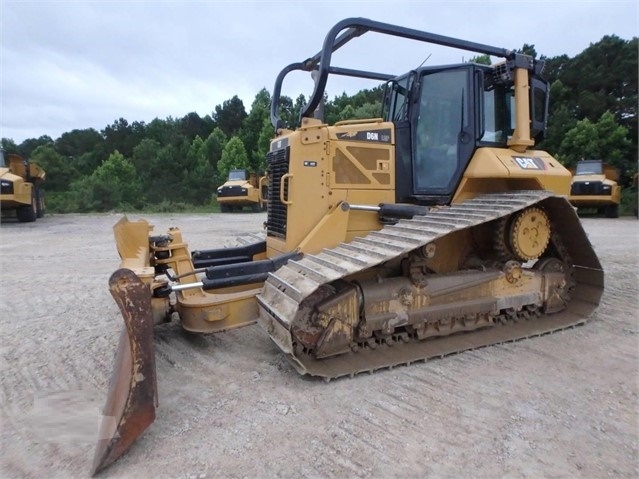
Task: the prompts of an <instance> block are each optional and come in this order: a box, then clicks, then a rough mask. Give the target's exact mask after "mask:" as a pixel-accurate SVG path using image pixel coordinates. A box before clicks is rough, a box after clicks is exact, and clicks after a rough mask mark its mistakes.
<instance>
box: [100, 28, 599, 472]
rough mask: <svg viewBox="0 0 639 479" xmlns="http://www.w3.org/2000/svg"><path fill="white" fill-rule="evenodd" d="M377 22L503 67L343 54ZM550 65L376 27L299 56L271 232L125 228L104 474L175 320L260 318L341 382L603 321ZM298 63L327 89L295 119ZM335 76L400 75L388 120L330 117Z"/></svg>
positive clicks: (129, 436) (148, 407)
mask: <svg viewBox="0 0 639 479" xmlns="http://www.w3.org/2000/svg"><path fill="white" fill-rule="evenodd" d="M367 32H375V33H378V34H384V35H387V36H393V37H399V38H403V39H408V40H413V41H418V42H425V43H430V44H436V45H444V46H447V47H451V48H456V49H461V50H465V51H470V52H475V53H478V54H485V55H490V56H493V57H496V58H497V59H498V62H497V63H495V64H493V65H480V64H474V63H462V64H456V65H446V66H420V67H418V68H416V69H414V70H411V71H409V72H408V73H404V74H399V75H398V74H396V73H393V72H391V73H386V72H373V71H367V70H355V69H352V68H344V67H337V66H334V65H333V64H332V61H331V60H332V54H333V52H334V51H335V50H337V49H339V48H342V47H344V46H345V45H347V44H348V43H349V42H350V41H352V40H354V39H356V38H357V37H360V36H361V35H364V34H366V33H367ZM542 69H543V61H540V60H536V59H534V58H532V57H530V56H528V55H525V54H522V53H519V52H516V51H513V50H508V49H504V48H498V47H492V46H489V45H483V44H480V43H474V42H470V41H465V40H459V39H456V38H451V37H446V36H442V35H438V34H433V33H428V32H424V31H419V30H414V29H409V28H405V27H401V26H396V25H390V24H386V23H380V22H377V21H372V20H368V19H363V18H349V19H345V20H343V21H341V22H339V23H337V24H336V25H335V26H334V27H333V28H332V29H331V30H330V31H329V32H328V34H327V36H326V38H325V41H324V44H323V48H322V49H321V50H320V51H319V52H318V53H317V54H316V55H314V56H311V57H310V58H308V59H306V60H304V61H301V62H298V63H292V64H290V65H288V66H286V67H285V68H284V69H283V70H282V71H281V72H280V74H279V75H278V76H277V78H276V81H275V86H274V91H273V96H272V103H271V121H272V124H273V126H274V128H275V131H276V133H275V137H274V139H273V140H272V142H271V146H270V151H269V152H268V154H267V165H268V171H267V177H268V202H267V205H268V206H267V220H266V223H265V224H264V230H263V231H260V232H257V233H256V234H255V235H251V236H248V237H244V238H239V244H238V246H236V247H227V248H214V249H209V250H197V251H192V252H190V251H189V249H188V246H187V244H186V243H185V241H184V239H183V237H182V232H181V231H180V230H179V228H172V229H170V230H169V231H167V232H165V233H162V234H156V233H154V232H153V231H152V228H151V226H150V225H149V224H148V223H147V222H146V221H144V220H139V221H129V220H128V219H126V218H122V219H121V220H120V221H119V222H118V223H117V224H116V225H115V226H114V232H115V238H116V243H117V249H118V252H119V254H120V257H121V263H120V268H119V269H118V270H117V271H115V272H114V273H113V275H112V276H111V278H110V290H111V293H112V295H113V297H114V299H115V301H116V302H117V303H118V305H119V307H120V310H121V312H122V316H123V318H124V323H125V328H124V330H123V333H122V336H121V339H120V344H119V347H118V354H117V358H116V365H115V372H114V375H113V378H112V381H111V386H110V390H109V393H108V398H107V403H106V406H105V410H104V417H105V421H103V425H102V430H101V432H100V437H101V438H103V439H101V440H100V441H99V443H98V447H97V449H96V454H95V460H94V465H93V470H94V472H96V471H99V470H101V469H102V468H104V467H106V466H107V465H108V464H110V463H111V462H113V461H114V460H115V459H117V457H118V456H120V455H121V454H122V453H123V452H124V451H125V450H126V449H127V448H128V447H129V446H130V445H131V444H132V443H133V442H134V441H135V439H136V438H137V437H138V436H139V435H140V434H141V433H142V432H143V431H144V430H145V429H146V428H147V427H148V426H149V425H150V424H151V423H152V421H153V420H154V418H155V408H156V405H157V388H156V371H155V362H154V361H155V360H154V346H153V334H152V331H153V326H154V325H155V324H158V323H161V322H165V321H169V320H171V317H172V316H179V320H180V323H181V326H182V327H183V328H184V329H185V330H187V331H190V332H198V333H215V332H218V331H225V330H229V329H232V328H239V327H241V326H245V325H248V324H252V323H254V322H255V321H257V322H258V323H259V324H260V325H261V326H262V327H263V328H264V330H265V331H266V332H268V334H269V335H270V337H271V338H272V340H273V341H274V342H275V344H276V345H277V346H278V347H279V348H280V349H281V351H282V352H283V354H285V355H286V357H287V358H288V359H289V360H290V362H291V363H292V365H293V366H294V367H295V368H296V369H297V371H299V373H300V374H305V375H310V376H315V377H319V378H324V379H326V380H330V379H332V378H339V377H342V376H352V375H355V374H358V373H361V372H373V371H375V370H378V369H382V368H389V367H394V366H398V365H407V364H410V363H412V362H414V361H421V360H426V359H428V358H432V357H441V356H444V355H448V354H452V353H456V352H460V351H465V350H471V349H474V348H479V347H484V346H488V345H492V344H497V343H502V342H506V341H514V340H520V339H524V338H529V337H532V336H538V335H542V334H547V333H552V332H554V331H558V330H562V329H565V328H568V327H573V326H575V325H578V324H582V323H583V322H585V321H586V320H587V318H588V317H589V315H590V314H591V312H592V311H593V310H594V309H595V308H596V307H597V305H598V303H599V300H600V296H601V294H602V291H603V270H602V267H601V265H600V263H599V260H598V258H597V256H596V254H595V252H594V250H593V248H592V246H591V244H590V242H589V240H588V238H587V236H586V234H585V232H584V229H583V227H582V225H581V223H580V220H579V218H578V216H577V215H576V212H575V209H574V208H573V207H572V206H571V205H570V203H569V202H568V199H567V196H568V194H569V193H570V182H571V175H570V172H569V171H568V170H566V169H565V168H564V167H563V166H562V165H561V164H560V163H559V162H558V161H557V160H556V159H554V158H553V157H552V156H551V155H550V154H548V153H546V152H544V151H540V150H537V149H535V147H534V145H535V141H538V140H539V139H541V138H542V137H543V135H544V130H545V127H546V119H547V111H548V84H547V82H546V81H545V80H543V78H542V76H541V74H542ZM293 71H306V72H310V73H311V75H312V77H313V79H314V81H315V83H314V90H313V92H312V94H311V96H310V98H309V101H308V103H307V104H306V105H305V106H304V107H303V108H302V111H301V114H300V121H299V125H297V127H296V128H295V129H293V128H290V127H289V126H288V125H285V124H284V123H283V121H282V120H281V119H280V116H279V108H280V99H281V87H282V83H283V80H284V79H285V77H286V76H287V75H288V74H289V73H290V72H293ZM330 75H345V76H350V77H355V78H363V79H369V80H373V81H377V82H382V83H383V85H384V99H383V106H382V111H381V114H380V117H379V118H371V119H366V120H349V121H339V122H337V123H335V124H333V125H328V124H326V123H325V122H324V120H323V118H322V117H321V112H322V111H323V108H322V99H323V98H324V93H325V87H326V82H327V79H328V77H329V76H330ZM174 313H177V314H174ZM238 354H240V352H238Z"/></svg>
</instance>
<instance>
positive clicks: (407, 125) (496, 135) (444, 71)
mask: <svg viewBox="0 0 639 479" xmlns="http://www.w3.org/2000/svg"><path fill="white" fill-rule="evenodd" d="M494 73H495V67H494V66H490V65H479V64H472V63H465V64H461V65H449V66H443V67H442V66H440V67H425V68H420V69H418V70H414V71H411V72H409V73H408V74H406V75H403V76H401V77H398V78H397V79H394V80H391V81H389V82H388V83H387V85H386V90H385V101H384V112H383V117H384V119H385V120H386V121H392V122H393V123H395V126H396V145H397V148H396V149H397V151H396V155H397V156H396V158H397V178H398V181H397V190H396V191H397V202H398V203H418V204H448V203H450V200H451V198H452V196H453V194H454V192H455V190H456V188H457V185H458V183H459V181H460V180H461V177H462V175H463V173H464V171H465V169H466V167H467V165H468V163H469V161H470V159H471V157H472V156H473V154H474V152H475V150H476V149H477V148H479V147H493V148H506V147H507V140H508V137H509V136H511V135H512V134H513V131H514V128H515V120H514V119H515V114H514V107H515V102H514V87H513V82H512V81H510V82H496V81H495V79H494V76H495V75H494Z"/></svg>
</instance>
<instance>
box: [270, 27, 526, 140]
mask: <svg viewBox="0 0 639 479" xmlns="http://www.w3.org/2000/svg"><path fill="white" fill-rule="evenodd" d="M343 30H346V31H345V32H343V33H341V32H342V31H343ZM366 32H376V33H383V34H386V35H392V36H396V37H401V38H407V39H410V40H417V41H421V42H425V43H433V44H435V45H443V46H447V47H451V48H458V49H460V50H467V51H471V52H475V53H481V54H485V55H491V56H496V57H502V58H506V59H511V58H513V57H514V56H515V55H516V54H515V52H513V51H512V50H508V49H505V48H498V47H493V46H490V45H484V44H481V43H475V42H469V41H466V40H459V39H457V38H452V37H447V36H444V35H437V34H435V33H429V32H424V31H421V30H414V29H412V28H405V27H400V26H397V25H391V24H389V23H382V22H376V21H373V20H369V19H367V18H346V19H344V20H342V21H340V22H338V23H337V24H336V25H335V26H334V27H333V28H331V30H330V31H329V32H328V34H327V35H326V38H325V39H324V45H323V48H322V50H321V51H320V52H318V53H317V54H315V55H314V56H312V57H310V58H308V59H306V60H304V61H303V62H299V63H292V64H290V65H288V66H287V67H285V68H284V69H283V70H282V71H281V72H280V74H279V75H278V76H277V78H276V80H275V87H274V88H273V98H272V99H271V123H272V124H273V126H274V127H275V129H276V131H277V130H278V129H279V128H282V126H283V124H282V120H281V119H280V117H279V103H280V95H281V90H282V82H283V81H284V78H285V77H286V75H288V74H289V73H290V72H292V71H295V70H302V71H312V70H316V69H318V68H319V75H317V79H316V81H315V87H314V90H313V93H312V95H311V97H310V99H309V101H308V103H307V104H306V105H304V107H303V108H302V111H301V113H300V116H301V117H302V118H308V117H311V116H312V115H313V112H314V111H315V109H316V108H317V107H318V105H319V104H320V102H321V101H322V98H323V96H324V91H325V89H326V82H327V80H328V75H329V74H330V73H332V74H337V75H345V76H352V77H360V78H368V79H372V80H382V81H387V80H390V79H391V78H395V77H396V76H397V75H394V74H387V73H373V72H366V71H360V70H350V69H345V68H337V67H331V56H332V54H333V52H334V51H335V50H337V49H339V48H341V47H343V46H344V45H345V44H346V43H348V42H349V41H351V40H352V39H353V38H356V37H359V36H361V35H363V34H364V33H366ZM340 33H341V35H340ZM338 35H339V36H338Z"/></svg>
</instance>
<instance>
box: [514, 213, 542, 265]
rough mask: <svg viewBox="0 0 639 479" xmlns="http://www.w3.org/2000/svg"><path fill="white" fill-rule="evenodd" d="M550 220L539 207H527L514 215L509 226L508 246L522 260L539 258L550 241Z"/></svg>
mask: <svg viewBox="0 0 639 479" xmlns="http://www.w3.org/2000/svg"><path fill="white" fill-rule="evenodd" d="M550 234H551V228H550V220H549V219H548V215H547V214H546V213H545V212H544V210H542V209H541V208H537V207H531V208H527V209H525V210H523V211H521V212H520V213H518V214H517V215H516V217H515V218H514V220H513V222H512V224H511V226H510V235H509V238H510V241H509V242H510V246H511V249H512V251H513V253H514V254H515V255H516V256H517V257H518V258H519V259H520V260H523V261H530V260H533V259H537V258H539V257H540V256H541V255H542V254H543V252H544V251H546V248H547V247H548V243H549V242H550Z"/></svg>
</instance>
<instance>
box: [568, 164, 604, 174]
mask: <svg viewBox="0 0 639 479" xmlns="http://www.w3.org/2000/svg"><path fill="white" fill-rule="evenodd" d="M602 174H603V165H602V163H601V161H580V162H579V163H577V171H576V172H575V175H602Z"/></svg>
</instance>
